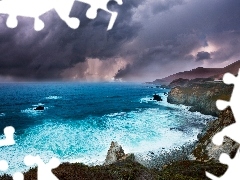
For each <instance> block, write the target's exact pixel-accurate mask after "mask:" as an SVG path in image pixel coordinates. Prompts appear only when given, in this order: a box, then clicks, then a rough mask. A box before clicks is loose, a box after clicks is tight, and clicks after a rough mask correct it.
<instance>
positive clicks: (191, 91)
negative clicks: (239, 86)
mask: <svg viewBox="0 0 240 180" xmlns="http://www.w3.org/2000/svg"><path fill="white" fill-rule="evenodd" d="M232 88H233V86H231V85H225V84H224V83H222V82H213V81H212V82H210V81H206V82H200V81H199V82H189V83H187V84H186V83H185V84H184V86H178V84H176V83H175V87H173V88H172V89H171V91H170V92H169V95H168V98H167V102H169V103H171V104H184V105H187V106H191V108H190V109H189V110H190V111H198V112H200V113H202V114H206V115H213V116H218V115H219V113H220V111H219V110H218V109H217V107H216V100H218V99H222V100H227V101H228V100H229V99H230V96H231V92H232Z"/></svg>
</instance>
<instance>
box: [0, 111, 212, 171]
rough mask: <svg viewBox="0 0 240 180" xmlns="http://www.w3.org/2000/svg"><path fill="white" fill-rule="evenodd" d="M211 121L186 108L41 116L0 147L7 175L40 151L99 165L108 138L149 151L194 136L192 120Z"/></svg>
mask: <svg viewBox="0 0 240 180" xmlns="http://www.w3.org/2000/svg"><path fill="white" fill-rule="evenodd" d="M33 111H34V110H33ZM31 112H32V110H31ZM35 112H36V111H34V113H35ZM200 119H201V120H200ZM211 119H212V117H211V116H205V115H202V114H199V113H191V112H189V111H187V110H186V109H180V108H179V109H176V110H172V109H171V110H169V109H167V108H166V109H160V108H152V109H139V110H137V111H131V112H119V113H112V114H107V115H105V116H103V117H88V118H86V119H84V120H80V121H69V122H66V121H65V122H66V123H64V124H63V123H53V122H52V121H51V120H45V121H44V122H43V124H42V125H38V126H35V127H31V128H29V129H26V130H25V132H24V133H23V134H22V135H20V136H18V137H16V142H17V143H16V144H15V145H13V146H9V147H2V148H1V149H0V154H1V158H3V159H6V160H8V162H11V164H10V169H9V171H8V173H13V172H15V171H23V170H26V169H27V167H26V166H25V165H24V164H23V158H24V156H25V155H26V154H32V155H37V154H39V155H41V157H42V158H43V159H44V160H45V161H46V162H47V160H48V159H50V158H51V157H53V156H54V157H57V158H59V159H61V160H62V162H65V161H70V162H83V163H85V164H90V165H92V164H101V163H103V161H104V159H105V157H106V154H107V150H108V148H109V146H110V143H111V141H117V142H118V143H119V144H121V145H122V147H123V149H124V150H125V152H126V153H130V152H131V153H138V154H139V153H140V154H148V152H149V151H156V152H157V151H158V150H159V149H162V148H165V149H171V148H172V147H176V146H181V145H182V144H184V143H186V142H189V141H194V140H196V138H197V134H198V133H199V132H200V129H199V128H198V127H195V124H196V123H197V125H199V126H201V124H204V122H205V121H208V120H211ZM196 120H198V121H196ZM181 128H182V129H181ZM146 157H147V156H146Z"/></svg>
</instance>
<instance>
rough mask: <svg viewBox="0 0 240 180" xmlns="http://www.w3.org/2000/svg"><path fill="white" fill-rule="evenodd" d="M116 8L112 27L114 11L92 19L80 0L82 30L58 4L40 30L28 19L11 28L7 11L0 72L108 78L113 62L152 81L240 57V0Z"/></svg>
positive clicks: (153, 1)
mask: <svg viewBox="0 0 240 180" xmlns="http://www.w3.org/2000/svg"><path fill="white" fill-rule="evenodd" d="M108 7H109V9H111V10H114V11H115V10H116V11H118V12H119V14H118V19H117V21H116V23H115V25H114V28H113V29H112V30H110V31H107V25H108V21H109V18H110V16H109V14H108V13H105V12H103V11H100V12H99V13H98V17H97V19H95V20H89V19H87V18H86V16H85V14H86V10H87V9H88V6H87V5H83V4H81V3H79V2H75V4H74V7H73V10H72V12H71V16H75V17H79V19H80V20H81V25H80V28H78V29H77V30H72V29H70V28H69V27H67V25H66V24H65V23H64V22H63V21H62V20H60V19H59V17H58V16H57V14H56V12H54V11H51V12H48V13H46V14H44V15H43V16H42V17H41V18H42V19H43V20H44V22H45V29H44V30H43V31H40V32H35V31H34V30H33V20H32V19H26V18H21V19H20V23H19V26H18V28H16V29H13V30H10V29H8V28H6V27H5V25H4V24H5V21H6V16H0V17H2V19H0V22H1V28H0V54H1V55H0V79H3V78H4V77H6V78H7V79H11V78H13V79H14V78H15V79H16V78H19V79H37V80H39V79H44V80H46V79H61V78H64V79H68V78H70V77H71V76H76V77H78V78H79V79H86V78H85V76H86V75H87V74H88V75H94V78H95V75H96V76H97V75H99V77H105V75H106V73H107V68H108V69H109V72H111V73H110V74H112V73H114V72H115V73H116V75H115V78H121V79H123V80H144V81H145V80H153V79H155V78H161V77H164V76H167V75H170V74H173V73H176V72H179V71H184V70H190V69H192V68H196V67H198V66H206V67H219V66H220V65H224V64H225V65H226V63H231V62H233V61H236V60H238V59H239V56H240V51H239V48H240V8H239V7H240V1H239V0H218V1H215V0H145V1H143V0H125V1H124V0H123V5H122V6H118V5H117V4H116V2H114V1H111V2H110V3H109V5H108ZM210 55H211V56H210ZM210 58H211V61H209V60H208V59H210ZM93 62H96V65H95V64H94V63H93ZM102 62H104V63H102ZM119 62H121V63H119ZM89 69H90V70H89ZM94 71H96V72H97V73H94ZM101 72H102V73H103V72H104V74H99V73H101Z"/></svg>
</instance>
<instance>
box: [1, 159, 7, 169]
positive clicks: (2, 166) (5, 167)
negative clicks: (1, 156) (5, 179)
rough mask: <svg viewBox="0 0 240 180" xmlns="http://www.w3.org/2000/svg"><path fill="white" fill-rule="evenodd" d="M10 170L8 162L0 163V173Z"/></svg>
mask: <svg viewBox="0 0 240 180" xmlns="http://www.w3.org/2000/svg"><path fill="white" fill-rule="evenodd" d="M7 169H8V162H7V161H6V160H1V161H0V171H6V170H7Z"/></svg>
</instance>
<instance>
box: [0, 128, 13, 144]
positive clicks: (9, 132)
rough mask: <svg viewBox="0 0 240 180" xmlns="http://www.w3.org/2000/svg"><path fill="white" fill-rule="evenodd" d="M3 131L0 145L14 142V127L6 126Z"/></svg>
mask: <svg viewBox="0 0 240 180" xmlns="http://www.w3.org/2000/svg"><path fill="white" fill-rule="evenodd" d="M3 132H4V136H5V139H2V140H0V147H1V146H10V145H13V144H15V140H14V132H15V129H14V128H13V127H12V126H7V127H5V128H4V131H3Z"/></svg>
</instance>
